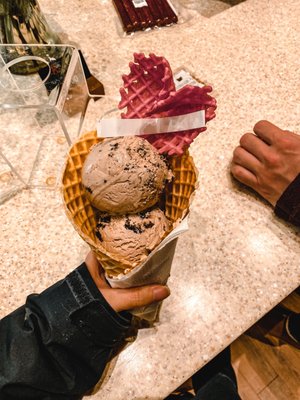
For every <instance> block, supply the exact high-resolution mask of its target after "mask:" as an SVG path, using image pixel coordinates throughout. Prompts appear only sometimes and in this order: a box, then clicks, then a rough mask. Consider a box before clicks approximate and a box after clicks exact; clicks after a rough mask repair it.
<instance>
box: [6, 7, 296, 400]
mask: <svg viewBox="0 0 300 400" xmlns="http://www.w3.org/2000/svg"><path fill="white" fill-rule="evenodd" d="M190 3H193V2H190ZM200 3H201V2H200V1H199V3H198V4H200ZM217 3H218V7H219V8H220V10H223V8H224V10H223V11H222V12H219V13H216V12H214V9H213V8H211V9H209V1H203V5H204V6H205V7H206V8H205V10H206V11H205V12H203V15H201V14H199V15H198V16H195V17H194V18H193V19H192V20H190V21H189V22H187V23H185V24H182V25H178V26H175V27H170V28H165V29H162V30H160V31H156V32H150V33H145V34H139V35H136V36H133V37H132V38H123V37H120V36H119V33H118V30H117V28H116V26H117V24H116V22H117V20H116V17H115V12H114V10H113V7H112V5H111V2H110V1H109V0H102V1H100V0H89V1H81V0H66V1H56V0H55V1H54V0H49V1H46V0H40V4H41V6H42V9H43V10H44V13H45V14H46V15H47V19H48V21H49V22H50V24H51V25H52V27H54V28H55V29H56V30H57V31H58V32H60V34H61V37H62V38H63V40H64V41H65V42H69V43H70V42H71V43H74V44H77V45H78V44H80V47H81V48H82V50H83V52H84V54H85V55H86V58H87V61H88V64H89V66H90V69H91V70H92V72H93V73H94V74H95V75H96V76H97V77H98V78H100V79H101V80H102V81H103V83H104V85H105V87H106V89H107V92H108V93H112V94H114V93H115V92H116V88H118V87H119V86H120V84H121V78H120V77H121V74H122V73H126V72H127V70H128V67H127V65H128V62H129V61H130V60H131V57H132V53H133V52H136V51H138V52H139V51H143V52H145V53H147V54H148V53H149V52H155V53H156V54H159V55H164V56H165V57H166V58H167V59H168V60H169V62H170V64H171V66H172V68H174V69H176V68H178V67H180V66H185V67H186V68H188V69H189V70H190V71H191V72H192V73H194V75H195V76H196V77H198V78H200V79H202V80H204V81H205V82H208V83H211V84H212V85H213V87H214V94H215V96H216V98H217V100H218V110H217V118H216V119H215V120H214V121H212V122H210V124H209V128H208V131H207V132H206V133H204V134H202V135H200V136H199V137H198V138H197V140H196V142H195V143H194V144H193V146H192V148H191V152H192V154H193V156H194V158H195V161H196V164H197V167H198V168H199V180H200V187H199V190H198V192H197V195H196V197H195V199H194V202H193V204H192V211H191V215H190V230H189V232H187V233H185V234H184V235H183V236H182V237H181V238H180V239H179V243H178V246H177V250H176V255H175V259H174V263H173V267H172V274H171V277H170V279H169V286H170V288H171V292H172V295H171V296H170V297H169V298H168V299H167V300H166V301H165V302H164V304H163V307H162V311H161V320H160V322H159V324H158V325H157V326H156V327H155V328H153V329H146V330H141V331H140V332H139V335H138V338H137V340H136V341H135V342H134V343H133V344H131V345H130V346H129V347H128V348H127V349H126V350H125V351H124V352H123V353H122V354H121V355H120V356H119V358H118V360H117V362H116V364H115V365H114V369H113V371H112V375H111V377H110V379H109V380H108V381H107V382H106V383H105V384H103V385H102V387H101V388H100V390H99V392H98V393H97V394H95V395H93V396H92V398H93V399H99V400H100V399H106V400H109V399H113V400H118V399H122V400H123V399H131V400H134V399H135V400H138V399H139V400H142V399H153V400H154V399H163V398H164V397H165V396H166V395H167V394H168V393H170V392H171V391H172V390H173V389H175V388H176V387H177V386H179V384H181V383H182V382H183V381H185V380H186V379H187V378H188V377H189V376H190V375H191V374H192V373H193V372H195V371H196V370H197V369H199V368H200V367H201V366H202V365H204V364H205V363H206V362H207V361H208V360H209V359H211V358H212V357H213V356H214V355H215V354H217V353H218V352H220V351H221V350H222V349H223V348H224V347H226V346H227V345H228V344H230V343H231V342H232V341H233V340H234V339H235V338H237V337H238V336H239V335H240V334H241V333H242V332H244V331H245V330H246V329H247V328H248V327H250V326H251V325H252V324H253V323H254V322H255V321H256V320H258V319H259V318H260V317H261V316H262V315H264V314H265V313H266V312H267V311H268V310H270V309H271V308H272V307H273V306H274V305H275V304H277V303H278V302H279V301H280V300H281V299H283V298H284V297H286V296H287V295H288V294H289V293H290V292H291V291H292V290H293V289H295V288H296V287H297V286H298V285H299V284H300V269H299V253H300V235H299V230H297V229H295V228H293V227H291V226H289V225H287V224H285V223H284V222H282V221H280V220H279V219H277V218H276V217H275V216H274V214H273V211H272V209H271V207H269V206H268V205H267V204H266V203H265V202H264V201H262V200H261V199H260V198H258V197H257V196H256V195H255V194H254V193H252V192H250V191H249V190H247V189H246V188H244V187H241V186H240V185H238V184H237V183H235V182H234V181H233V180H232V179H231V177H230V174H229V163H230V159H231V155H232V151H233V149H234V147H235V146H236V145H237V144H238V142H239V138H240V136H241V135H242V134H243V133H244V132H245V131H247V130H250V129H251V128H252V126H253V125H254V123H255V122H256V121H257V120H259V119H269V120H272V121H273V122H274V123H275V124H278V125H279V126H281V127H284V128H286V129H290V130H295V131H297V132H300V126H299V124H300V122H299V115H300V112H299V111H300V108H299V107H300V98H299V95H300V77H299V69H300V61H299V60H300V52H299V43H300V27H299V19H300V3H299V1H298V0H285V1H282V0H273V1H272V2H271V1H269V0H246V1H245V2H243V3H241V4H240V5H237V6H234V7H228V5H227V6H224V4H223V5H222V4H221V2H217ZM201 4H202V3H201ZM215 11H216V9H215ZM56 156H57V154H56ZM0 218H1V227H2V235H1V255H2V257H1V259H2V262H1V268H0V278H1V279H0V299H1V301H0V311H1V316H3V315H5V314H7V313H8V312H10V311H12V310H13V309H15V308H16V307H18V306H19V305H21V304H22V303H23V302H24V300H25V297H26V295H27V294H29V293H31V292H39V291H41V290H43V289H44V288H46V287H47V286H49V285H50V284H52V283H54V282H55V281H56V280H58V279H60V278H62V277H64V276H65V274H67V273H68V272H69V271H70V270H71V269H72V268H73V267H75V266H77V265H78V264H79V262H80V261H81V260H82V259H83V257H84V255H85V253H86V251H87V247H86V245H85V244H84V243H83V242H82V240H81V239H80V238H79V236H78V235H77V233H75V231H74V230H73V228H72V227H71V225H70V223H69V222H68V220H67V217H66V216H65V215H64V211H63V208H62V206H61V202H60V196H59V194H58V191H55V190H53V191H49V190H48V191H47V190H39V189H35V190H31V191H29V190H25V191H22V192H20V193H19V194H17V195H16V196H14V197H13V198H11V199H10V200H8V201H6V202H5V203H4V204H3V205H2V206H1V208H0Z"/></svg>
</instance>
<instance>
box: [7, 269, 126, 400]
mask: <svg viewBox="0 0 300 400" xmlns="http://www.w3.org/2000/svg"><path fill="white" fill-rule="evenodd" d="M129 325H130V319H128V318H126V317H125V316H123V315H121V314H118V313H116V312H115V311H114V310H113V309H112V308H111V307H110V305H109V304H108V303H107V302H106V301H105V299H104V298H103V296H102V295H101V293H100V291H99V290H98V288H97V287H96V285H95V283H94V281H93V280H92V278H91V276H90V274H89V272H88V269H87V268H86V265H85V264H82V265H81V266H80V267H78V268H77V269H75V270H74V271H73V272H72V273H71V274H69V275H68V276H67V277H66V278H65V279H64V280H62V281H60V282H58V283H56V284H55V285H53V286H51V287H50V288H48V289H47V290H45V291H44V292H42V293H41V294H40V295H30V296H28V298H27V300H26V304H25V305H24V306H22V307H20V308H19V309H17V310H16V311H14V312H13V313H12V314H10V315H8V316H6V317H5V318H3V319H2V320H1V321H0V399H1V400H12V399H22V400H25V399H31V400H32V399H39V400H44V399H45V400H46V399H62V400H63V399H72V400H73V399H80V398H82V396H83V395H84V394H85V393H86V392H87V391H88V390H89V389H91V388H92V387H93V386H94V385H95V384H96V383H97V382H98V380H99V378H100V376H101V374H102V372H103V370H104V368H105V365H106V362H107V361H108V359H109V357H110V355H111V353H112V351H113V350H114V348H115V347H116V346H118V345H119V344H120V342H122V340H123V338H124V336H125V333H126V331H127V328H128V327H129Z"/></svg>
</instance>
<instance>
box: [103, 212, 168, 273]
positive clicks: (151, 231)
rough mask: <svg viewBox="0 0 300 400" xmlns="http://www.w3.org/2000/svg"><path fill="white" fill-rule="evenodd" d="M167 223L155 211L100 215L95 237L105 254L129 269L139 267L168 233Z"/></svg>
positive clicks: (160, 214)
mask: <svg viewBox="0 0 300 400" xmlns="http://www.w3.org/2000/svg"><path fill="white" fill-rule="evenodd" d="M170 227H171V225H170V221H169V220H168V219H167V218H166V216H165V214H164V212H163V211H162V210H160V209H159V208H154V209H151V210H148V211H143V212H140V213H138V214H128V215H124V216H123V215H122V216H121V215H114V216H112V215H108V214H107V215H105V214H104V215H102V216H100V218H99V219H98V223H97V228H96V237H97V240H99V241H100V243H101V246H102V247H104V248H105V250H106V251H107V252H108V253H109V254H111V255H112V256H115V257H116V258H117V259H122V260H123V261H127V262H128V263H130V264H131V265H132V267H134V266H136V265H138V264H140V263H141V262H142V261H143V260H144V259H146V258H147V257H148V255H149V253H150V252H151V251H152V250H153V249H154V248H155V247H156V246H157V245H158V244H159V243H160V242H161V241H162V239H163V238H164V237H165V236H166V234H167V233H168V232H169V230H170Z"/></svg>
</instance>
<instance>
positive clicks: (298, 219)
mask: <svg viewBox="0 0 300 400" xmlns="http://www.w3.org/2000/svg"><path fill="white" fill-rule="evenodd" d="M275 214H276V215H277V216H278V217H280V218H283V219H285V220H286V221H288V222H290V223H292V224H294V225H296V226H300V174H299V175H298V176H297V178H296V179H295V180H294V181H293V182H292V183H291V184H290V185H289V186H288V188H287V189H286V190H285V191H284V192H283V194H282V195H281V197H280V199H279V200H278V201H277V204H276V206H275Z"/></svg>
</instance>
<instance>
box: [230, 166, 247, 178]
mask: <svg viewBox="0 0 300 400" xmlns="http://www.w3.org/2000/svg"><path fill="white" fill-rule="evenodd" d="M231 173H232V175H233V176H234V177H235V178H242V177H243V176H244V174H243V168H241V167H240V166H239V165H237V164H233V165H232V166H231Z"/></svg>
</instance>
